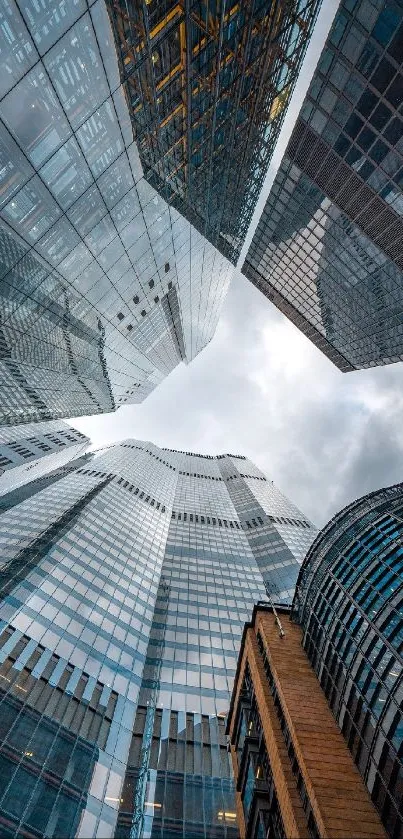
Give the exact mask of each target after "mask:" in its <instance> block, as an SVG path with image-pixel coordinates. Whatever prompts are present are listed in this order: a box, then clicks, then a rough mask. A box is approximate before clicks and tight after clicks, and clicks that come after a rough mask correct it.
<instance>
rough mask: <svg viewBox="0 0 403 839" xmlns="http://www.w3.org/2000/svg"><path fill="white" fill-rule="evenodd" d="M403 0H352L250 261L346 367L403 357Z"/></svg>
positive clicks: (347, 0)
mask: <svg viewBox="0 0 403 839" xmlns="http://www.w3.org/2000/svg"><path fill="white" fill-rule="evenodd" d="M402 59H403V5H402V3H401V2H397V1H396V2H394V0H391V2H388V3H386V4H385V3H384V2H383V1H382V0H358V2H351V0H343V2H342V3H341V5H340V8H339V11H338V12H337V14H336V17H335V20H334V24H333V26H332V29H331V31H330V34H329V37H328V39H327V42H326V45H325V48H324V50H323V52H322V55H321V58H320V60H319V63H318V67H317V69H316V71H315V74H314V77H313V80H312V82H311V85H310V87H309V90H308V94H307V96H306V99H305V101H304V104H303V106H302V109H301V112H300V114H299V118H298V119H297V123H296V126H295V128H294V131H293V134H292V136H291V139H290V142H289V145H288V147H287V150H286V153H285V156H284V158H283V161H282V164H281V166H280V169H279V172H278V174H277V177H276V179H275V182H274V185H273V188H272V191H271V194H270V195H269V198H268V200H267V203H266V206H265V209H264V211H263V214H262V216H261V219H260V222H259V224H258V226H257V229H256V232H255V235H254V238H253V240H252V244H251V246H250V249H249V252H248V255H247V257H246V260H245V263H244V266H243V272H244V273H245V274H246V276H247V277H248V278H249V279H250V280H252V282H253V283H254V284H255V285H256V286H257V287H258V288H260V289H261V290H262V291H263V293H264V294H266V295H267V297H269V299H271V300H272V301H273V302H274V303H275V304H276V306H278V307H279V308H280V309H281V310H282V311H283V312H284V313H285V314H286V315H287V316H288V317H290V319H291V320H293V321H294V323H296V325H297V326H298V327H299V328H300V329H301V330H302V331H303V332H305V334H306V335H307V336H308V337H309V338H311V340H312V341H314V343H316V344H317V346H318V347H319V348H320V349H321V350H322V351H323V352H324V353H326V355H328V357H329V358H330V359H331V360H332V361H333V362H334V363H335V364H336V365H337V366H338V367H340V369H341V370H344V371H347V370H354V369H358V368H363V367H372V366H377V365H382V364H388V363H390V362H395V361H399V360H402V359H403V326H402V311H403V293H402V288H403V274H402V271H403V251H402V241H403V238H402V234H403V219H402V215H403V195H402V172H403V168H402V167H403V131H402V126H403V122H402V116H401V107H402V90H403V77H402V70H401V65H402Z"/></svg>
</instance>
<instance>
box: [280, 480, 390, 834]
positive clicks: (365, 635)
mask: <svg viewBox="0 0 403 839" xmlns="http://www.w3.org/2000/svg"><path fill="white" fill-rule="evenodd" d="M402 535H403V484H397V485H396V486H392V487H388V488H387V489H381V490H379V491H378V492H373V493H371V494H370V495H366V496H364V497H363V498H360V499H359V500H358V501H355V502H354V503H353V504H350V505H349V506H348V507H346V509H345V510H342V511H341V512H340V513H338V515H336V516H335V517H334V518H333V519H332V520H331V521H330V522H329V523H328V524H327V525H326V527H324V528H323V530H322V531H321V532H320V533H319V535H318V537H317V539H316V540H315V542H314V544H313V545H312V547H311V549H310V550H309V551H308V554H307V556H306V559H305V561H304V563H303V565H302V567H301V571H300V576H299V579H298V583H297V588H296V594H295V601H294V605H293V618H294V620H296V621H298V622H299V623H300V624H301V626H302V629H303V646H304V648H305V650H306V652H307V655H308V658H309V659H310V661H311V663H312V665H313V667H314V669H315V671H316V673H317V676H318V678H319V681H320V683H321V685H322V687H323V690H324V692H325V694H326V697H327V699H328V702H329V705H330V708H331V710H332V711H333V714H334V716H335V718H336V720H337V722H338V724H339V726H340V728H341V729H342V732H343V734H344V737H345V739H346V741H347V744H348V746H349V748H350V750H351V752H352V755H353V758H354V760H355V762H356V764H357V766H358V769H359V771H360V772H361V775H362V777H363V778H364V781H365V783H366V785H367V787H368V790H369V793H370V795H371V797H372V800H373V802H374V804H375V806H376V807H377V809H378V811H379V813H380V816H381V819H382V821H383V824H384V826H385V828H386V830H387V832H388V834H389V836H391V837H393V839H398V837H400V836H402V831H403V814H402V792H403V655H402V650H403V554H402Z"/></svg>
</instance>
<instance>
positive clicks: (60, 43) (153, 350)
mask: <svg viewBox="0 0 403 839" xmlns="http://www.w3.org/2000/svg"><path fill="white" fill-rule="evenodd" d="M0 56H1V57H0V79H1V81H0V161H1V166H0V271H1V275H0V280H1V284H0V350H1V353H0V355H1V357H0V402H1V411H0V423H1V424H7V425H8V424H15V423H20V422H22V423H27V422H31V421H38V420H51V419H60V418H63V417H73V416H79V415H89V414H96V413H102V412H105V411H113V410H114V409H115V408H117V407H119V405H122V404H125V403H128V402H141V401H142V400H143V399H144V398H145V397H146V396H147V395H148V394H149V393H150V391H151V390H152V389H153V388H154V387H155V386H156V385H157V384H158V383H159V382H161V380H162V379H163V378H164V377H165V376H166V375H167V374H168V373H169V372H170V371H171V370H172V369H173V368H174V367H175V366H176V365H177V364H178V363H179V362H180V361H182V360H183V361H185V362H189V361H191V359H193V358H194V356H195V355H197V353H198V352H199V351H200V350H201V349H202V348H203V347H204V346H205V345H206V344H207V343H208V341H209V340H210V339H211V337H212V336H213V334H214V331H215V328H216V324H217V319H218V317H219V313H220V309H221V304H222V302H223V300H224V297H225V294H226V291H227V288H228V284H229V280H230V276H231V274H232V267H231V266H230V264H229V263H228V262H227V260H226V259H225V258H224V257H223V256H222V255H221V254H219V253H218V251H217V250H216V249H215V248H214V247H213V246H212V245H211V244H210V243H208V242H207V241H206V240H205V239H204V237H203V236H202V235H201V234H200V233H199V232H198V231H197V230H196V229H195V227H193V226H192V225H191V224H190V223H189V221H188V220H186V219H185V218H183V217H182V216H181V215H180V213H179V212H177V210H175V208H174V207H170V206H169V205H168V204H167V203H166V201H165V200H164V198H163V197H162V195H161V194H160V193H159V192H158V191H156V190H155V189H154V188H153V187H152V186H151V185H150V183H149V182H148V181H147V180H145V179H144V177H143V170H142V166H141V163H140V159H139V155H138V151H137V146H136V144H135V142H134V141H133V131H132V127H131V122H130V117H129V112H128V108H127V105H126V100H125V94H124V90H123V87H122V85H121V84H120V76H119V68H118V61H117V56H116V50H115V45H114V41H113V36H112V32H111V28H110V22H109V17H108V13H107V11H106V7H105V3H104V1H103V0H97V2H89V3H87V2H86V0H69V2H68V3H67V2H65V0H57V2H56V0H55V2H41V3H36V2H33V0H18V3H17V2H15V0H6V2H5V3H3V4H2V6H1V10H0Z"/></svg>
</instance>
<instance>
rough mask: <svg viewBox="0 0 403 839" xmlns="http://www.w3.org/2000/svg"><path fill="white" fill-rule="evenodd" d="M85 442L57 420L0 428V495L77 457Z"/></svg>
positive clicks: (77, 432)
mask: <svg viewBox="0 0 403 839" xmlns="http://www.w3.org/2000/svg"><path fill="white" fill-rule="evenodd" d="M89 443H90V441H89V439H88V437H85V435H84V434H82V433H81V431H77V430H76V429H75V428H71V427H70V426H68V425H66V423H65V422H60V421H57V420H51V421H50V422H41V423H28V424H27V425H17V426H3V427H2V428H1V427H0V496H2V495H4V494H5V493H8V492H11V491H12V490H15V489H17V488H18V487H20V486H23V485H24V484H26V483H28V482H30V481H34V480H36V479H37V478H41V477H42V476H43V475H45V474H46V473H47V472H50V471H53V470H55V469H57V468H59V467H61V466H64V464H65V463H68V461H69V460H73V459H76V458H78V457H80V455H82V454H83V453H84V452H85V449H86V448H87V446H88V445H89Z"/></svg>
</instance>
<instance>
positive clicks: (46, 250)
mask: <svg viewBox="0 0 403 839" xmlns="http://www.w3.org/2000/svg"><path fill="white" fill-rule="evenodd" d="M79 241H80V240H79V236H78V234H77V233H76V231H75V230H74V227H73V226H72V225H71V224H70V223H69V222H68V221H67V219H65V218H61V219H59V221H58V222H57V223H56V224H55V225H54V226H53V227H52V228H51V230H49V232H48V233H47V234H46V235H45V236H44V237H43V238H42V239H41V241H40V242H38V243H37V245H36V248H37V250H38V251H39V253H41V254H42V256H44V257H45V259H48V260H49V262H51V263H52V265H58V264H59V262H61V261H62V259H64V258H65V257H66V256H67V254H68V253H70V251H72V250H73V248H74V247H75V246H76V245H77V244H78V242H79Z"/></svg>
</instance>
